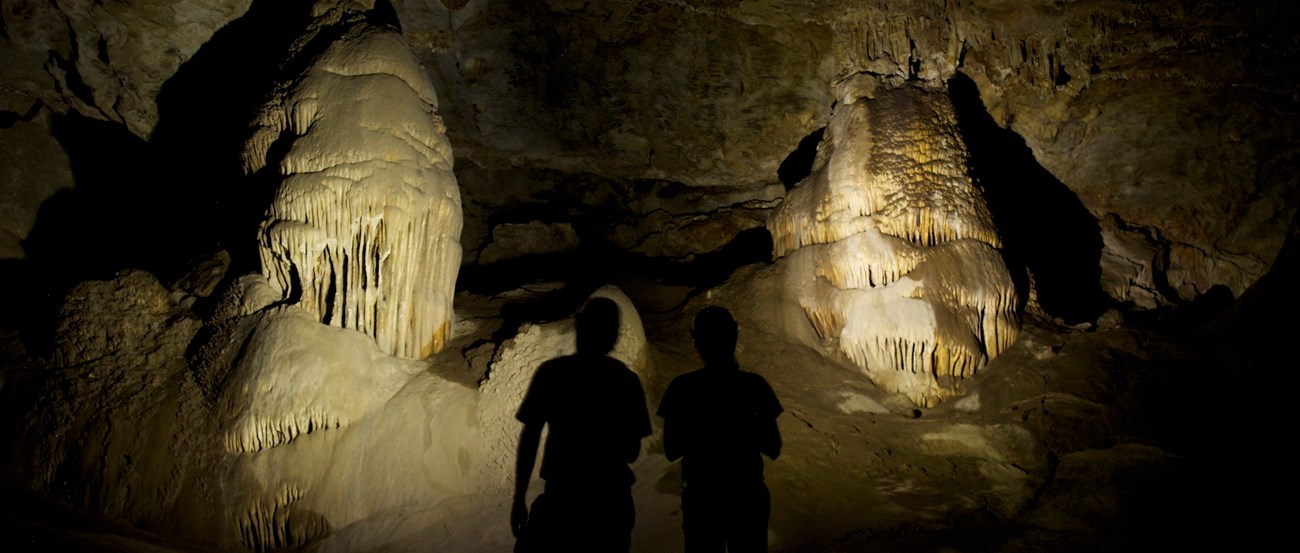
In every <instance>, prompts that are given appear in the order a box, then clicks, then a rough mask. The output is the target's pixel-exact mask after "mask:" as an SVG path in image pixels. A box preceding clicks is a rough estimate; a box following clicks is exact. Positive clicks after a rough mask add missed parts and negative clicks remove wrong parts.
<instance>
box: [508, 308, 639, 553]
mask: <svg viewBox="0 0 1300 553" xmlns="http://www.w3.org/2000/svg"><path fill="white" fill-rule="evenodd" d="M576 326H577V333H578V340H577V341H578V353H576V354H574V355H568V356H565V357H558V358H556V359H552V360H550V361H547V362H546V363H543V364H542V366H541V367H539V368H538V369H537V373H536V374H534V375H533V381H532V384H531V385H530V386H529V388H528V394H527V395H525V396H524V401H523V404H522V405H520V406H519V413H518V415H516V417H517V418H518V419H519V420H520V422H523V423H524V430H523V433H522V434H521V435H520V436H519V457H518V461H517V463H516V465H515V496H514V506H513V508H512V509H511V513H510V526H511V528H512V530H513V531H514V534H515V536H516V537H518V538H520V541H519V544H520V547H517V550H518V549H523V550H527V551H592V552H606V551H627V550H628V547H629V545H630V543H631V541H630V540H631V532H632V524H633V522H634V519H635V511H634V509H633V506H632V492H631V486H632V482H633V481H634V480H635V478H634V477H633V475H632V469H631V468H629V467H628V464H629V463H631V462H633V461H635V460H636V458H637V455H638V454H639V453H640V451H641V438H643V437H645V436H649V435H650V415H649V413H648V412H647V411H646V403H645V392H644V391H643V389H642V388H641V381H640V379H638V378H637V376H636V374H635V373H633V372H632V371H630V370H628V368H627V366H626V365H624V364H623V363H622V362H620V361H618V360H617V359H614V358H612V357H609V356H608V355H607V354H608V353H609V352H610V350H612V349H613V348H614V342H615V341H617V339H618V305H617V304H615V303H614V302H613V301H611V300H609V299H606V298H596V299H593V300H591V301H590V302H588V304H587V306H586V307H585V308H584V309H583V310H582V312H581V313H579V314H578V318H577V325H576ZM543 425H547V426H548V429H549V434H548V437H547V438H546V452H545V454H544V455H543V457H542V472H541V476H542V478H543V479H545V480H546V488H545V490H544V491H543V493H542V495H541V496H539V497H538V498H537V500H536V501H534V502H533V508H532V513H529V512H528V507H527V506H526V504H525V499H524V496H525V494H526V493H527V491H528V480H529V478H530V477H531V475H532V472H533V464H534V463H535V462H536V459H537V446H538V444H539V442H540V441H541V435H542V426H543Z"/></svg>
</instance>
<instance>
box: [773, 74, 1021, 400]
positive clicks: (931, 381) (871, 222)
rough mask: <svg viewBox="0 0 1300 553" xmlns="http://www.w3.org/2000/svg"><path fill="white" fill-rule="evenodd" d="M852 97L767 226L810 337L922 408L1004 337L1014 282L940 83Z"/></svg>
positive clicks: (993, 352) (1013, 328)
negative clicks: (970, 174) (832, 345)
mask: <svg viewBox="0 0 1300 553" xmlns="http://www.w3.org/2000/svg"><path fill="white" fill-rule="evenodd" d="M845 90H846V91H848V93H849V94H850V95H849V96H848V97H846V98H844V103H843V104H842V105H840V106H839V107H838V108H837V109H836V111H835V113H834V114H832V116H831V124H830V125H829V126H828V128H827V130H826V136H825V138H824V139H823V143H822V144H821V146H820V147H819V152H818V161H817V163H816V164H815V165H814V170H813V172H812V174H811V175H810V176H809V177H808V178H807V179H805V180H804V181H803V183H802V184H800V185H799V186H797V187H796V188H795V189H794V190H793V191H791V193H790V194H789V196H788V197H787V198H786V202H785V203H784V204H783V205H782V206H781V207H780V208H779V209H777V210H776V211H775V212H774V213H773V215H772V218H771V220H770V222H769V229H770V230H771V231H772V242H773V248H774V255H775V256H777V257H782V256H784V257H787V259H788V262H787V265H786V266H787V271H789V277H788V278H789V284H788V286H789V287H790V288H791V289H792V290H793V294H794V295H795V297H797V298H798V301H799V303H800V304H801V305H802V307H803V309H804V310H805V311H806V312H807V314H808V318H809V320H810V321H811V322H812V324H813V326H814V327H815V328H816V330H817V333H818V334H819V335H820V336H821V337H822V338H823V339H824V340H826V341H828V342H837V343H838V346H839V349H840V350H841V351H843V352H844V353H845V354H846V355H848V357H849V359H851V360H852V361H853V362H854V363H855V364H857V366H858V367H860V368H861V369H862V370H863V371H864V372H865V373H866V374H867V375H869V376H870V377H871V378H872V380H873V381H875V382H876V383H877V384H878V385H881V386H882V387H884V388H886V389H887V390H890V391H895V392H903V393H906V394H907V395H908V396H909V397H911V398H912V400H913V401H915V402H916V403H918V404H920V405H927V406H929V405H933V404H935V403H937V402H938V401H939V400H941V399H943V398H945V397H949V396H951V395H953V394H954V393H956V389H957V388H956V384H957V382H959V381H960V380H961V379H963V378H965V377H968V376H971V375H973V374H975V372H976V371H978V370H979V369H980V368H982V367H983V366H984V365H985V364H986V363H987V362H988V361H989V360H990V359H992V358H994V357H996V356H997V354H998V353H999V352H1001V351H1002V350H1004V349H1006V348H1007V347H1009V346H1010V345H1011V343H1012V342H1013V341H1014V340H1015V337H1016V332H1017V331H1018V329H1019V324H1020V323H1019V313H1018V312H1017V307H1018V306H1017V297H1016V290H1015V286H1014V284H1013V283H1012V281H1011V277H1010V275H1009V274H1008V273H1007V269H1006V267H1005V266H1004V265H1003V263H1002V258H1001V257H1000V256H999V254H998V251H997V248H998V247H999V246H1000V245H1001V242H1000V240H999V238H998V235H997V231H996V229H995V228H994V226H993V222H992V217H991V216H990V215H989V213H988V209H987V208H986V207H985V205H984V201H983V198H982V197H981V196H980V194H979V191H978V190H977V189H976V188H975V186H974V184H973V183H972V182H971V180H970V178H969V177H968V176H967V173H966V170H967V169H966V157H967V154H966V149H965V146H964V145H963V144H962V141H961V138H960V136H958V134H957V128H956V116H955V114H954V113H953V111H952V107H951V103H950V101H949V100H948V96H947V95H946V93H945V90H944V89H943V87H942V86H934V85H929V86H926V85H918V84H910V83H908V84H899V85H892V86H887V87H882V88H879V89H871V90H866V91H865V95H864V96H863V97H857V95H856V94H857V93H858V89H856V88H853V87H845Z"/></svg>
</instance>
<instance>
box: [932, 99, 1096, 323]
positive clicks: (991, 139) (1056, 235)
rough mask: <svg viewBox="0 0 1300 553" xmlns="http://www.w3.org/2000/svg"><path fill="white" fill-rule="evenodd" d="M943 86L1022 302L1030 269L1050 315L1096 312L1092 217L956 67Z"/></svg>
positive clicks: (1087, 317) (1080, 317)
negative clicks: (1000, 121)
mask: <svg viewBox="0 0 1300 553" xmlns="http://www.w3.org/2000/svg"><path fill="white" fill-rule="evenodd" d="M948 92H949V94H950V95H951V97H952V102H953V106H954V108H955V110H956V112H957V122H958V128H959V130H960V132H961V134H962V138H963V139H964V140H965V142H966V145H967V147H968V148H969V149H970V172H971V176H972V177H973V178H974V180H975V183H976V185H977V186H979V187H980V189H981V190H982V191H983V193H984V198H985V200H986V201H987V202H988V206H989V211H990V212H991V213H992V215H993V220H994V224H996V225H997V228H998V232H999V234H1000V235H1001V236H1002V240H1003V242H1004V248H1003V257H1004V259H1005V260H1006V262H1007V268H1008V269H1009V270H1010V271H1011V276H1012V278H1013V279H1014V280H1015V283H1016V290H1017V292H1018V293H1019V294H1020V296H1021V300H1022V302H1023V300H1024V299H1025V298H1026V297H1027V295H1028V293H1029V286H1030V282H1029V278H1030V275H1032V278H1033V286H1034V287H1035V289H1036V290H1037V292H1038V303H1039V305H1041V306H1042V308H1043V310H1044V311H1046V312H1047V313H1048V314H1049V315H1052V316H1054V317H1059V318H1061V319H1064V320H1065V321H1066V322H1067V323H1070V324H1076V323H1081V322H1091V321H1094V320H1096V318H1097V316H1098V315H1100V314H1101V313H1102V312H1103V311H1105V310H1106V309H1107V308H1108V307H1109V306H1110V305H1111V303H1112V302H1111V300H1110V299H1109V298H1108V297H1107V296H1106V295H1105V294H1104V293H1103V292H1102V291H1101V285H1100V281H1101V263H1100V259H1101V248H1102V241H1101V229H1100V226H1099V225H1098V223H1097V219H1096V218H1095V217H1093V216H1092V214H1091V213H1089V212H1088V210H1087V209H1086V208H1085V207H1084V206H1083V203H1082V202H1080V201H1079V198H1078V196H1076V195H1075V194H1074V193H1073V192H1072V191H1070V189H1069V188H1068V187H1066V186H1065V184H1063V183H1062V182H1061V181H1060V180H1058V179H1057V178H1056V177H1055V176H1054V175H1052V174H1051V173H1050V172H1048V171H1047V170H1046V169H1044V168H1043V167H1042V166H1041V165H1039V163H1038V160H1036V159H1034V154H1033V152H1032V151H1031V150H1030V149H1029V147H1028V146H1026V145H1025V140H1024V139H1023V138H1021V137H1020V135H1018V134H1016V133H1015V132H1013V131H1011V130H1008V129H1004V128H1002V127H1000V126H998V124H997V123H996V122H995V121H994V120H993V117H992V116H991V115H989V113H988V111H987V110H986V109H985V108H984V103H983V101H982V100H981V99H980V93H979V89H978V88H976V86H975V82H974V81H972V80H971V79H970V77H967V76H965V75H963V74H961V73H958V74H957V75H956V76H955V77H953V78H952V79H951V80H949V81H948ZM1026 270H1027V271H1028V274H1026Z"/></svg>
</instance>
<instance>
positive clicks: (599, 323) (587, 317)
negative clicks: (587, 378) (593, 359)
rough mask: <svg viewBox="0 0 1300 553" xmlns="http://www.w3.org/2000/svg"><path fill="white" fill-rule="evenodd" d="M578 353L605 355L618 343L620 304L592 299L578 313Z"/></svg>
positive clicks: (606, 299)
mask: <svg viewBox="0 0 1300 553" xmlns="http://www.w3.org/2000/svg"><path fill="white" fill-rule="evenodd" d="M574 326H575V327H576V328H577V331H578V353H587V354H597V355H603V354H606V353H609V352H610V350H613V349H614V343H615V342H617V341H618V304H616V303H614V300H611V299H609V298H592V299H591V300H590V301H588V302H587V305H585V306H583V308H582V311H581V312H579V313H578V319H577V321H576V323H575V325H574Z"/></svg>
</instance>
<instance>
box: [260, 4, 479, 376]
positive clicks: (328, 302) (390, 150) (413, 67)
mask: <svg viewBox="0 0 1300 553" xmlns="http://www.w3.org/2000/svg"><path fill="white" fill-rule="evenodd" d="M308 46H309V44H308ZM304 50H308V51H309V48H304ZM298 57H307V55H305V54H302V53H299V54H298ZM294 61H297V60H294ZM445 131H446V129H445V127H444V125H443V123H442V119H441V118H440V117H439V116H438V114H437V97H436V94H435V92H434V90H433V87H432V85H431V84H430V82H429V78H428V76H427V74H426V73H425V72H424V71H423V70H422V69H421V67H420V64H419V62H418V61H417V60H416V59H415V57H414V56H413V55H412V54H411V51H410V49H409V47H408V46H407V45H406V43H405V41H404V40H403V39H402V38H401V35H399V34H398V33H397V32H396V31H394V30H392V29H389V28H386V27H377V26H374V25H372V24H368V23H361V24H357V25H354V26H352V27H350V28H348V29H347V30H346V31H344V33H343V35H342V36H341V37H339V38H338V39H336V40H333V42H332V43H330V44H329V46H328V47H327V48H325V49H324V51H323V52H322V53H321V54H320V55H318V56H316V57H315V58H314V59H312V60H311V61H310V63H309V64H308V65H307V68H306V70H305V71H303V72H302V73H301V74H300V76H299V77H297V78H296V79H294V80H292V81H291V82H288V83H286V84H284V85H283V86H282V87H281V88H280V90H279V91H278V93H277V94H276V95H275V97H274V99H272V100H271V101H270V102H268V103H267V105H266V106H265V107H264V108H263V109H262V110H261V113H260V115H259V118H258V123H257V129H256V131H255V132H254V134H253V137H252V138H251V139H250V140H249V142H248V144H247V146H246V148H245V154H244V156H245V168H246V170H247V171H249V172H250V173H252V172H257V171H260V170H262V169H263V168H264V167H267V166H268V165H272V164H278V167H277V170H278V173H279V175H280V176H281V177H282V180H281V181H280V182H281V184H280V187H279V189H278V190H277V191H276V194H275V198H274V201H273V203H272V204H271V207H270V208H269V209H268V210H267V214H266V218H265V221H264V222H263V224H262V228H261V232H260V234H259V243H260V246H261V258H262V271H263V273H264V274H265V275H266V277H267V278H268V279H269V280H270V281H271V282H272V283H273V284H275V285H278V286H279V288H280V290H281V293H282V295H283V296H284V298H285V299H286V300H288V301H290V302H292V303H296V304H298V305H299V306H301V307H302V308H304V309H306V310H308V311H309V312H311V313H312V314H314V315H315V316H316V317H318V318H319V320H320V321H321V322H322V323H324V324H328V325H332V326H336V327H343V328H350V329H355V330H357V331H360V332H363V333H365V334H368V335H370V336H371V337H373V338H374V339H375V341H376V342H377V343H378V344H379V347H380V349H381V350H383V351H384V352H385V353H389V354H392V355H399V356H403V357H411V358H422V357H426V356H428V355H430V354H431V353H434V352H437V351H439V350H441V349H442V348H443V346H444V345H445V344H446V343H447V340H448V338H449V337H450V334H451V328H452V324H451V320H452V299H451V296H452V294H453V290H454V287H455V281H456V272H457V270H458V269H459V267H460V256H461V250H460V242H459V238H460V230H461V205H460V191H459V188H458V186H457V183H456V178H455V176H454V175H453V174H452V153H451V147H450V145H449V144H448V142H447V138H446V136H445ZM276 152H284V154H283V157H282V158H279V159H276V158H274V157H273V156H275V155H276Z"/></svg>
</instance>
